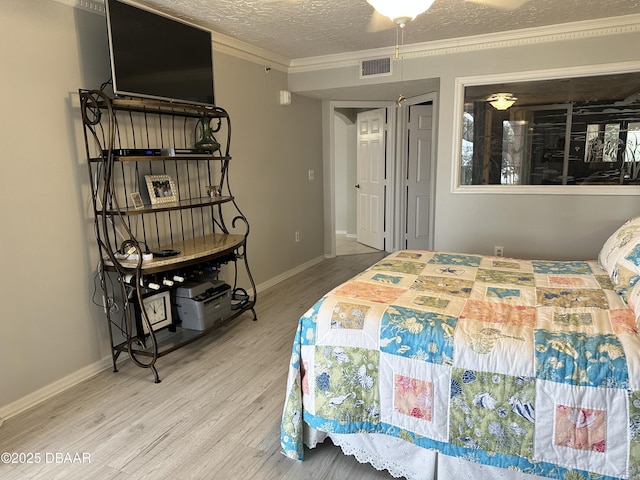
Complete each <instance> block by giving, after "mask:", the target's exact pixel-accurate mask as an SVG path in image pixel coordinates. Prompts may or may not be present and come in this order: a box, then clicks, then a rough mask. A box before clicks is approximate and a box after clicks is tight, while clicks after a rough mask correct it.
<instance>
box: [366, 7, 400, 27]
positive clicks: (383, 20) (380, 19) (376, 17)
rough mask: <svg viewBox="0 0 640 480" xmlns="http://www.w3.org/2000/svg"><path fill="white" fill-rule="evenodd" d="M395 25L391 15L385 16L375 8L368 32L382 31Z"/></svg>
mask: <svg viewBox="0 0 640 480" xmlns="http://www.w3.org/2000/svg"><path fill="white" fill-rule="evenodd" d="M395 26H396V24H395V23H393V21H392V20H391V19H390V18H389V17H385V16H384V15H381V14H379V13H378V12H377V11H376V10H374V11H373V13H372V14H371V18H370V19H369V24H368V25H367V32H382V31H384V30H389V29H391V28H394V27H395Z"/></svg>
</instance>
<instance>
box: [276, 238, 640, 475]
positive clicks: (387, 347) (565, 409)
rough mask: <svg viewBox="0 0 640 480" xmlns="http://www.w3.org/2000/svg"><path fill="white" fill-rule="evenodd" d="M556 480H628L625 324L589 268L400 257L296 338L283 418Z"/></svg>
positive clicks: (628, 329)
mask: <svg viewBox="0 0 640 480" xmlns="http://www.w3.org/2000/svg"><path fill="white" fill-rule="evenodd" d="M305 425H308V426H311V427H313V428H315V429H317V430H320V431H324V432H335V433H342V434H358V433H359V432H375V433H383V434H386V435H391V436H394V437H399V438H401V439H403V440H406V441H407V442H411V443H414V444H415V445H418V446H420V447H424V448H426V449H435V450H438V451H440V452H443V453H445V454H446V455H450V456H453V457H462V458H465V459H467V460H470V461H472V462H476V463H480V464H486V465H493V466H497V467H502V468H508V469H512V470H517V471H521V472H525V473H529V474H534V475H539V476H543V477H549V478H557V479H564V480H581V479H585V480H586V479H600V480H602V479H605V480H608V479H640V336H639V335H638V325H637V323H636V316H635V314H634V311H633V309H632V308H631V307H629V306H628V305H627V304H626V303H625V301H624V299H623V297H622V296H620V295H619V294H618V293H616V291H615V288H614V285H613V284H612V282H611V278H610V276H609V275H608V274H607V272H606V271H605V270H603V269H602V268H601V267H600V265H599V264H598V262H596V261H585V262H556V261H528V260H513V259H504V258H498V257H484V256H478V255H461V254H454V253H443V252H430V251H401V252H395V253H393V254H391V255H389V256H388V257H387V258H385V259H383V260H382V261H380V262H378V263H377V264H375V265H373V266H372V267H370V268H369V269H367V270H366V271H364V272H362V273H361V274H359V275H358V276H356V277H354V278H353V279H351V280H349V281H348V282H346V283H344V284H342V285H340V286H338V287H336V288H335V289H334V290H332V291H331V292H329V293H328V294H327V295H325V296H324V298H322V299H321V300H320V301H318V302H317V303H316V304H315V305H314V306H313V307H312V308H311V309H310V310H309V311H308V312H307V313H306V314H305V315H304V316H303V317H302V318H300V321H299V324H298V329H297V332H296V336H295V340H294V345H293V353H292V356H291V363H290V369H289V378H288V385H287V394H286V401H285V406H284V412H283V417H282V424H281V444H282V449H283V453H284V454H285V455H287V456H289V457H291V458H295V459H300V460H301V459H302V458H303V431H304V428H305Z"/></svg>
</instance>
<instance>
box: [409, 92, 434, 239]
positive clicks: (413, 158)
mask: <svg viewBox="0 0 640 480" xmlns="http://www.w3.org/2000/svg"><path fill="white" fill-rule="evenodd" d="M409 108H410V110H409V123H408V125H409V133H408V135H409V142H408V150H409V151H408V155H407V158H408V163H407V178H406V187H407V220H406V225H407V232H406V247H407V248H408V249H416V250H428V249H429V248H430V242H431V238H430V235H431V232H430V231H429V230H430V224H431V218H430V208H431V205H430V201H431V151H432V139H433V105H412V106H411V107H409Z"/></svg>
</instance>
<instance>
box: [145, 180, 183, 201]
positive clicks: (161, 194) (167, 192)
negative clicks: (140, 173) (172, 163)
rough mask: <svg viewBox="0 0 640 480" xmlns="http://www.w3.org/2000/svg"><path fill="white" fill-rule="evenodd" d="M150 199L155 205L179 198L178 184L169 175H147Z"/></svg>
mask: <svg viewBox="0 0 640 480" xmlns="http://www.w3.org/2000/svg"><path fill="white" fill-rule="evenodd" d="M144 178H145V180H146V182H147V189H148V190H149V199H150V200H151V203H152V204H153V205H157V204H160V203H171V202H176V201H177V200H178V191H177V189H176V184H175V183H174V182H173V179H172V178H171V177H170V176H169V175H145V177H144Z"/></svg>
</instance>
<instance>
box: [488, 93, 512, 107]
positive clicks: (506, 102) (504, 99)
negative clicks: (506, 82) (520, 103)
mask: <svg viewBox="0 0 640 480" xmlns="http://www.w3.org/2000/svg"><path fill="white" fill-rule="evenodd" d="M516 100H517V98H516V97H514V96H513V93H506V92H504V93H494V94H493V95H491V96H490V97H489V98H487V102H489V103H490V104H491V106H492V107H493V108H495V109H496V110H506V109H507V108H509V107H510V106H511V105H513V104H514V103H516Z"/></svg>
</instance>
